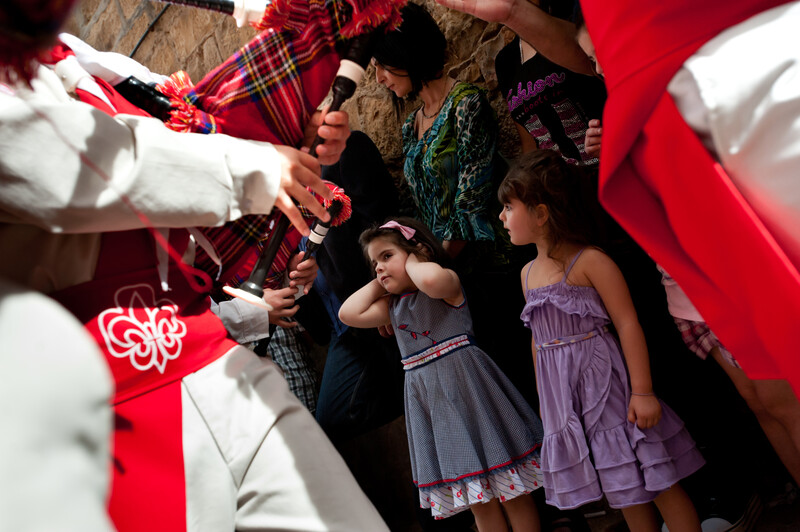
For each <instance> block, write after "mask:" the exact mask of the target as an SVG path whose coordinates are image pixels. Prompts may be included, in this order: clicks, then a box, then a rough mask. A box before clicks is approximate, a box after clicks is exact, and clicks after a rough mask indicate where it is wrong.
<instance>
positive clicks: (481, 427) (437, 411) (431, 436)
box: [390, 291, 542, 519]
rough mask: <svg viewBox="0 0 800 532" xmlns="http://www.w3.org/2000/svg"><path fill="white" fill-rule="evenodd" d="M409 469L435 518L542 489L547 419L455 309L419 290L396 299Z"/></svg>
mask: <svg viewBox="0 0 800 532" xmlns="http://www.w3.org/2000/svg"><path fill="white" fill-rule="evenodd" d="M390 316H391V320H392V326H393V327H394V334H395V337H396V338H397V343H398V345H399V346H400V352H401V354H402V363H403V369H405V370H406V374H405V389H404V399H405V411H406V430H407V432H408V447H409V451H410V455H411V473H412V476H413V479H414V483H415V484H416V485H417V487H418V488H419V494H420V506H421V507H423V508H430V509H431V513H432V514H433V516H434V517H435V518H437V519H439V518H443V517H448V516H450V515H453V514H455V513H457V512H460V511H462V510H466V509H468V508H469V507H470V506H472V505H474V504H480V503H485V502H487V501H489V500H491V499H493V498H497V499H499V500H500V502H505V501H506V500H509V499H512V498H514V497H517V496H519V495H523V494H526V493H530V492H531V491H533V490H535V489H537V488H539V487H541V486H542V473H541V469H540V468H539V463H538V460H539V448H540V445H541V441H542V422H541V420H540V419H539V417H538V416H537V415H536V413H535V412H534V411H533V409H532V408H531V407H530V405H528V403H527V402H526V401H525V399H524V398H523V397H522V395H521V394H520V393H519V391H517V389H516V388H515V387H514V385H513V384H511V381H509V380H508V378H507V377H506V376H505V375H504V374H503V372H502V371H500V369H499V368H498V367H497V366H496V365H495V363H494V362H493V361H492V359H490V358H489V356H488V355H487V354H486V353H484V352H483V351H482V350H481V349H480V348H478V347H477V346H476V345H475V343H474V341H473V338H472V318H471V317H470V313H469V309H468V308H467V303H466V301H465V302H464V303H463V304H461V305H460V306H458V307H453V306H451V305H448V304H447V303H445V302H444V301H442V300H441V299H432V298H430V297H428V296H427V295H425V294H424V293H422V292H419V291H417V292H411V293H408V294H403V295H401V296H393V297H392V299H391V303H390Z"/></svg>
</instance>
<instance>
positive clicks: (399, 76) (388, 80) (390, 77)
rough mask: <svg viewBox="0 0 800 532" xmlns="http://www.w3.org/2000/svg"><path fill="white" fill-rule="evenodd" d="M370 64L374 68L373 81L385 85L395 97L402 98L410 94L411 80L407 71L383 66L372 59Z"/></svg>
mask: <svg viewBox="0 0 800 532" xmlns="http://www.w3.org/2000/svg"><path fill="white" fill-rule="evenodd" d="M372 64H373V65H374V66H375V81H377V82H378V83H380V84H381V85H385V86H386V88H387V89H389V90H390V91H392V92H394V94H395V96H397V97H398V98H403V97H404V96H406V95H407V94H408V93H409V92H411V89H412V86H411V78H409V77H408V72H407V71H405V70H401V69H399V68H392V67H387V66H384V65H382V64H380V63H378V62H377V61H375V60H374V59H373V60H372Z"/></svg>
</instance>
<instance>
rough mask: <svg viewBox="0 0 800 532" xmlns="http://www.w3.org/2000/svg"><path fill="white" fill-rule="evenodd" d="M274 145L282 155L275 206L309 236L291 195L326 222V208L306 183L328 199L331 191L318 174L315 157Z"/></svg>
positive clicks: (302, 232)
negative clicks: (307, 188) (309, 190)
mask: <svg viewBox="0 0 800 532" xmlns="http://www.w3.org/2000/svg"><path fill="white" fill-rule="evenodd" d="M275 149H276V150H277V151H278V155H279V156H280V157H281V186H280V189H279V190H278V197H277V198H276V199H275V207H277V208H278V209H280V211H281V212H283V213H284V214H285V215H286V216H287V217H288V218H289V221H290V222H292V225H293V226H295V228H297V230H298V231H299V232H300V234H302V235H304V236H308V233H309V229H308V224H307V223H306V222H305V220H303V216H302V215H301V214H300V211H299V210H297V206H296V205H295V204H294V202H293V201H292V198H294V199H296V200H297V201H298V202H299V203H301V204H302V205H304V206H305V207H307V208H308V210H310V211H311V212H312V213H313V214H314V215H315V216H316V217H317V218H319V219H320V220H322V221H325V222H327V221H328V220H330V215H329V214H328V211H327V210H325V207H323V206H322V204H321V203H320V202H319V201H317V200H315V199H314V196H312V195H311V194H310V193H309V192H308V190H306V187H310V188H311V190H313V191H314V192H316V193H317V194H319V195H320V196H322V197H323V198H325V199H328V200H330V199H333V192H331V189H329V188H328V187H327V186H326V185H325V183H323V181H322V179H320V177H319V176H320V171H321V170H320V165H319V161H318V160H317V159H315V158H314V157H312V156H311V155H309V154H308V153H303V152H301V151H300V150H296V149H294V148H290V147H289V146H275Z"/></svg>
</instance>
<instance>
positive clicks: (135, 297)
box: [98, 284, 186, 374]
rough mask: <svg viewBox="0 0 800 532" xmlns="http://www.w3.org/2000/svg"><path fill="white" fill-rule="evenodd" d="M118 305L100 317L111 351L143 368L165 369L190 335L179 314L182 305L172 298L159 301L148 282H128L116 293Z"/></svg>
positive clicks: (99, 321)
mask: <svg viewBox="0 0 800 532" xmlns="http://www.w3.org/2000/svg"><path fill="white" fill-rule="evenodd" d="M114 303H115V304H116V305H117V306H116V308H110V309H108V310H105V311H103V312H102V313H101V314H100V316H99V319H98V323H99V327H100V332H101V334H102V335H103V339H104V340H105V342H106V348H107V349H108V352H109V353H110V354H111V355H113V356H115V357H117V358H130V361H131V365H133V367H134V368H136V369H138V370H139V371H147V370H149V369H150V368H153V367H155V368H156V369H157V370H158V372H159V373H162V374H163V373H164V370H165V369H166V366H167V362H168V361H169V360H174V359H176V358H178V357H179V356H180V354H181V349H182V347H183V342H182V340H181V339H182V338H183V337H184V336H186V324H185V323H184V322H183V321H181V320H180V319H179V318H178V316H177V312H178V305H176V304H175V303H173V302H172V301H170V300H168V299H160V300H158V301H156V298H155V292H154V290H153V287H152V286H150V285H148V284H137V285H132V286H125V287H123V288H120V289H119V290H117V292H116V294H114Z"/></svg>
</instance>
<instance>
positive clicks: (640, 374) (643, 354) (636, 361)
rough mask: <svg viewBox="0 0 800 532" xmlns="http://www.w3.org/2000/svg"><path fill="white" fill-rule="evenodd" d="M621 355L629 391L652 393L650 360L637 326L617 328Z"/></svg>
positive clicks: (630, 325) (645, 344) (641, 333)
mask: <svg viewBox="0 0 800 532" xmlns="http://www.w3.org/2000/svg"><path fill="white" fill-rule="evenodd" d="M617 334H619V341H620V345H621V347H622V353H623V355H624V357H625V363H626V365H627V366H628V374H629V375H630V378H631V390H632V391H633V392H634V393H637V394H651V393H653V380H652V377H651V375H650V359H649V357H648V354H647V343H646V341H645V339H644V333H643V332H642V328H641V327H640V326H639V324H632V323H631V324H627V325H623V326H621V327H619V328H617Z"/></svg>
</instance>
